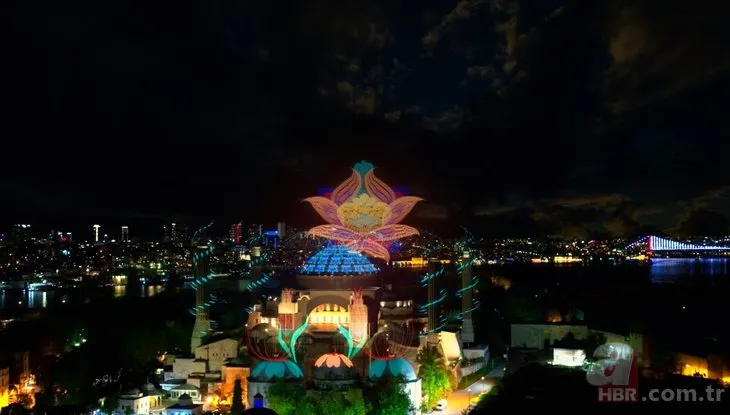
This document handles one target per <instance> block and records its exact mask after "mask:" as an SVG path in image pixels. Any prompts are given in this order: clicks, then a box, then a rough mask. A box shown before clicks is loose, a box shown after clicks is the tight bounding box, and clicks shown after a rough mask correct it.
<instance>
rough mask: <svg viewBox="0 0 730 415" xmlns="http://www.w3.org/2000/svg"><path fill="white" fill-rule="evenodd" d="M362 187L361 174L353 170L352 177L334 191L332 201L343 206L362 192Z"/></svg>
mask: <svg viewBox="0 0 730 415" xmlns="http://www.w3.org/2000/svg"><path fill="white" fill-rule="evenodd" d="M360 187H362V178H361V177H360V173H358V172H356V171H355V170H352V175H350V177H349V178H348V179H347V180H345V181H344V182H342V183H340V185H339V186H337V187H336V188H335V190H333V191H332V195H331V196H330V199H332V201H333V202H334V203H335V205H341V204H343V203H345V202H347V201H348V200H349V199H350V198H351V197H352V196H354V195H355V193H357V191H358V190H360Z"/></svg>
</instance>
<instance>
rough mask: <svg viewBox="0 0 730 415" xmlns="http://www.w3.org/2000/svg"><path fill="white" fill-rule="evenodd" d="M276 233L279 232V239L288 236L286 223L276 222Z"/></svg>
mask: <svg viewBox="0 0 730 415" xmlns="http://www.w3.org/2000/svg"><path fill="white" fill-rule="evenodd" d="M276 233H277V234H279V239H282V240H283V239H284V237H286V223H284V222H279V223H277V224H276Z"/></svg>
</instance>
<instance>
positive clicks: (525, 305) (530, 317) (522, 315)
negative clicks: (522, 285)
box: [504, 294, 543, 322]
mask: <svg viewBox="0 0 730 415" xmlns="http://www.w3.org/2000/svg"><path fill="white" fill-rule="evenodd" d="M504 313H505V315H506V316H507V318H508V319H509V320H510V322H537V321H541V320H542V317H543V315H542V310H541V308H540V304H538V303H537V302H536V301H535V300H534V299H533V298H529V297H526V296H523V295H519V294H511V295H508V296H507V298H506V299H505V304H504Z"/></svg>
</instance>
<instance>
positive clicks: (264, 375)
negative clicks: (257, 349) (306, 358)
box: [251, 360, 304, 380]
mask: <svg viewBox="0 0 730 415" xmlns="http://www.w3.org/2000/svg"><path fill="white" fill-rule="evenodd" d="M251 377H252V378H254V379H257V380H276V379H299V378H303V377H304V373H302V369H300V368H299V366H297V364H296V363H294V362H292V361H291V360H284V361H268V360H265V361H263V362H259V363H258V364H257V365H256V366H255V367H254V368H253V370H252V371H251Z"/></svg>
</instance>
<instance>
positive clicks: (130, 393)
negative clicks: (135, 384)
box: [122, 388, 142, 396]
mask: <svg viewBox="0 0 730 415" xmlns="http://www.w3.org/2000/svg"><path fill="white" fill-rule="evenodd" d="M141 394H142V391H140V390H139V389H137V388H132V389H128V390H126V391H124V393H122V395H123V396H137V395H141Z"/></svg>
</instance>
